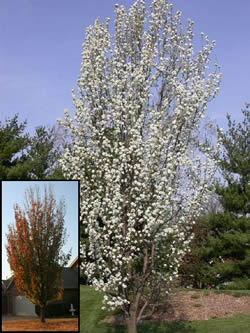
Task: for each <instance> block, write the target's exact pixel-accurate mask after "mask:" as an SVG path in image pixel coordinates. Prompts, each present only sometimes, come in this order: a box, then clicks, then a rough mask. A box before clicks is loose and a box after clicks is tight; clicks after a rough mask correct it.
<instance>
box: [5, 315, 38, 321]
mask: <svg viewBox="0 0 250 333" xmlns="http://www.w3.org/2000/svg"><path fill="white" fill-rule="evenodd" d="M26 319H27V320H30V319H39V317H37V316H2V320H26Z"/></svg>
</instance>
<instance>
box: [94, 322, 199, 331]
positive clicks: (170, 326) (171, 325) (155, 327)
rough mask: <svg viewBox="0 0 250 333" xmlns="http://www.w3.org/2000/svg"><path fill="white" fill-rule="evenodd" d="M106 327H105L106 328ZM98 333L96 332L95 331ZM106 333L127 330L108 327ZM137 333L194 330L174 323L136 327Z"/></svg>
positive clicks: (181, 323) (180, 323)
mask: <svg viewBox="0 0 250 333" xmlns="http://www.w3.org/2000/svg"><path fill="white" fill-rule="evenodd" d="M106 327H107V326H106ZM96 332H98V331H96ZM106 332H108V333H126V332H127V328H126V327H124V326H115V327H114V326H113V327H112V326H108V330H107V331H106ZM137 332H138V333H195V332H196V330H195V329H194V328H192V327H191V326H190V324H189V323H188V322H175V323H155V322H154V323H147V324H143V325H138V327H137Z"/></svg>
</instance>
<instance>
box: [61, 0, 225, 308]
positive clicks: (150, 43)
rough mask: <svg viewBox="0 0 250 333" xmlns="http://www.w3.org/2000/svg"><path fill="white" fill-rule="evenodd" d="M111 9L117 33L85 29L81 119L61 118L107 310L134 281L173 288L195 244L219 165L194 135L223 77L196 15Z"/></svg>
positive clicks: (156, 0)
mask: <svg viewBox="0 0 250 333" xmlns="http://www.w3.org/2000/svg"><path fill="white" fill-rule="evenodd" d="M115 12H116V19H115V27H114V28H115V34H114V37H113V38H112V36H111V35H110V33H109V23H108V20H107V21H106V23H105V24H102V23H100V22H99V21H98V20H96V21H95V24H94V26H90V27H89V28H87V30H86V36H85V41H84V43H83V51H82V64H81V72H80V76H79V79H78V87H79V93H78V95H79V97H77V94H75V92H74V91H73V93H72V96H73V102H74V105H75V109H76V111H75V117H74V119H70V116H69V113H68V112H67V111H66V112H65V120H64V121H61V124H62V125H63V126H64V127H65V129H67V130H69V131H70V134H71V139H72V145H71V146H70V147H69V148H67V149H66V150H65V154H64V156H63V158H62V159H61V165H62V168H63V172H64V174H65V176H66V177H68V178H71V179H80V191H81V202H80V205H81V206H80V207H81V222H82V223H83V224H84V226H85V229H86V232H87V234H88V239H89V246H86V247H82V248H81V250H82V251H86V253H84V254H83V258H85V259H86V260H85V262H84V263H83V264H82V265H83V266H82V267H83V269H84V270H85V273H86V274H87V276H88V279H89V281H91V282H92V284H93V285H94V286H95V288H97V289H99V290H103V291H105V293H106V297H105V299H104V301H105V304H106V305H107V306H108V307H109V308H111V309H113V308H116V307H122V308H123V309H125V310H126V306H127V305H128V304H130V303H132V302H133V301H134V297H135V290H137V291H138V290H139V292H140V293H142V294H143V293H147V292H148V291H149V290H150V291H151V292H154V288H155V287H156V286H157V285H160V284H161V286H162V288H165V290H166V292H168V291H169V288H170V285H171V281H172V280H173V278H174V277H176V276H177V274H178V266H179V265H180V261H181V259H182V258H183V256H184V255H185V253H186V252H187V251H188V249H189V243H190V240H191V238H192V235H191V232H190V230H191V226H192V224H193V223H194V221H195V218H196V217H197V216H198V215H199V214H200V212H201V209H202V205H203V204H204V202H205V201H206V200H207V196H208V193H209V186H208V185H209V184H210V181H211V178H212V176H213V174H214V172H215V168H216V165H215V162H214V159H213V152H212V151H211V150H210V149H209V148H207V147H205V146H204V145H202V144H199V143H197V142H196V141H195V138H194V135H193V133H194V132H195V130H196V129H197V128H198V127H199V123H200V120H201V118H202V117H203V116H204V112H205V110H206V108H207V104H208V102H209V101H210V100H211V99H212V98H214V97H215V96H216V94H217V93H218V87H219V83H220V79H221V74H220V73H219V72H218V65H215V70H214V72H210V73H208V72H207V70H208V65H209V56H210V53H211V52H212V49H213V47H214V45H215V43H214V41H212V42H211V43H210V42H209V40H208V38H207V37H206V36H205V37H204V36H203V39H204V46H203V47H202V49H201V50H200V51H199V52H198V53H197V54H194V48H193V22H192V21H191V20H189V21H188V25H187V30H186V31H184V28H183V26H182V23H181V19H180V17H181V12H179V11H178V12H177V13H176V14H174V13H173V8H172V5H170V4H168V2H167V1H166V0H153V1H152V3H151V6H150V9H149V12H148V13H147V11H146V8H145V1H144V0H137V1H135V3H134V4H133V5H132V6H131V7H130V9H129V10H128V11H126V10H125V8H124V7H123V6H116V8H115ZM194 154H196V156H194Z"/></svg>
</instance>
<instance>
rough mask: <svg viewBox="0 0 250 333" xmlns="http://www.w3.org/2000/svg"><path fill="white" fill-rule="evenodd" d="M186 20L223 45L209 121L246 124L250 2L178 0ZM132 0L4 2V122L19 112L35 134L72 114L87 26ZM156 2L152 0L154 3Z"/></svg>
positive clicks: (0, 72) (0, 99) (0, 94)
mask: <svg viewBox="0 0 250 333" xmlns="http://www.w3.org/2000/svg"><path fill="white" fill-rule="evenodd" d="M170 2H172V3H173V4H174V9H176V10H177V9H180V10H181V11H182V13H183V20H184V21H185V20H186V19H187V18H188V17H190V18H192V19H193V20H194V22H195V25H194V29H195V33H196V35H195V38H196V40H197V41H198V42H199V41H200V35H199V33H200V32H204V33H205V34H207V35H208V36H209V38H210V39H211V40H212V39H215V40H216V43H217V45H216V48H215V52H214V54H215V55H216V57H217V59H218V62H219V64H220V65H221V71H222V74H223V81H222V84H221V90H220V94H219V96H218V97H217V98H216V100H214V101H213V102H211V103H210V104H209V107H208V116H209V118H210V119H212V120H217V123H218V125H219V126H221V127H224V128H225V126H226V120H225V115H226V113H227V112H228V113H230V114H232V116H233V118H234V119H236V120H238V121H240V120H241V119H242V118H241V109H242V108H243V107H244V105H245V102H249V101H250V90H249V87H250V66H249V59H250V43H249V42H248V41H249V31H250V20H249V13H250V1H238V2H235V1H228V0H220V1H218V0H209V1H201V0H188V1H187V0H173V1H170ZM115 3H119V4H121V3H122V4H124V5H125V6H126V7H128V6H129V5H131V4H132V3H133V0H105V1H104V0H74V1H69V0H53V1H51V0H43V1H37V0H12V1H10V0H2V1H1V2H0V31H1V42H0V43H1V57H0V88H1V89H0V107H1V113H0V120H1V121H4V120H5V118H6V117H7V116H11V117H12V116H13V115H14V114H15V113H19V115H20V120H24V119H27V120H28V127H27V129H28V131H29V132H31V133H33V131H34V128H35V127H36V126H39V125H52V124H55V122H56V119H57V118H63V110H64V109H65V108H68V109H70V110H72V109H73V107H72V103H71V89H72V88H75V87H76V81H77V77H78V75H79V70H80V62H81V45H82V43H83V40H84V31H85V28H86V27H87V26H88V25H90V24H92V23H93V22H94V20H95V18H96V17H98V16H99V17H100V19H101V20H104V19H105V18H106V17H111V19H112V18H113V8H114V4H115ZM148 3H149V0H148Z"/></svg>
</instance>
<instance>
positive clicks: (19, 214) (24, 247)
mask: <svg viewBox="0 0 250 333" xmlns="http://www.w3.org/2000/svg"><path fill="white" fill-rule="evenodd" d="M24 207H25V208H24V209H21V208H20V206H19V205H17V204H16V205H15V207H14V210H15V225H9V233H8V234H7V241H8V243H7V246H6V249H7V255H8V262H9V264H10V268H11V270H12V271H13V273H14V279H15V285H16V288H17V290H18V291H19V292H22V293H24V295H25V296H26V297H27V298H28V299H29V300H30V301H31V302H32V303H34V304H35V305H39V306H40V309H41V310H40V319H41V321H42V322H45V308H46V305H47V304H48V303H49V302H52V301H54V300H57V299H60V298H61V297H62V294H63V284H62V267H63V266H65V265H66V264H67V262H68V260H69V259H70V254H64V253H63V252H62V247H63V245H64V244H65V236H66V230H65V229H64V215H65V203H64V201H63V200H61V201H60V202H59V203H57V202H56V199H55V197H54V195H53V192H52V189H51V187H50V188H49V189H48V188H47V187H46V186H45V189H44V196H43V198H41V196H40V193H39V188H38V187H36V188H35V189H33V188H32V187H30V188H29V189H28V190H27V191H26V192H25V205H24Z"/></svg>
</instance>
